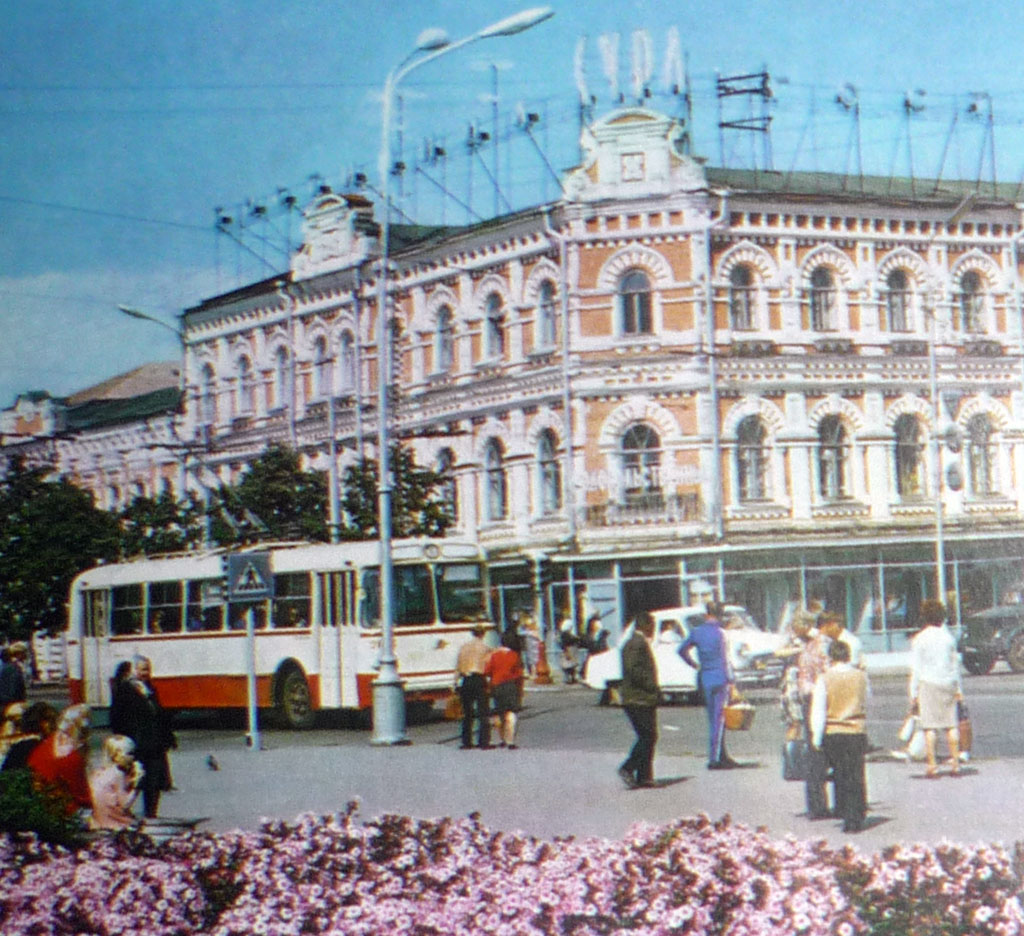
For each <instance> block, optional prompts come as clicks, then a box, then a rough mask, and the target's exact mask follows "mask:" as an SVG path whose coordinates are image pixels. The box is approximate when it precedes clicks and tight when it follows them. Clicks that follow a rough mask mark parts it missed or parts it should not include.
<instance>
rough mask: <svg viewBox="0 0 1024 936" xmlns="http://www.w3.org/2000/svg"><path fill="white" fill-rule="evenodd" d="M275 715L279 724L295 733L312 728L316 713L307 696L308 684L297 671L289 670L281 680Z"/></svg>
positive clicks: (311, 701) (300, 672) (308, 695)
mask: <svg viewBox="0 0 1024 936" xmlns="http://www.w3.org/2000/svg"><path fill="white" fill-rule="evenodd" d="M277 714H278V716H279V718H280V720H281V723H282V724H283V725H284V726H285V727H287V728H291V729H292V730H295V731H303V730H305V729H307V728H312V727H313V722H314V721H315V720H316V712H314V711H313V699H312V697H311V696H310V694H309V684H308V683H307V682H306V677H305V676H304V675H303V673H302V671H301V670H299V669H295V668H292V669H289V670H288V671H287V672H286V673H285V674H284V677H283V678H282V680H281V687H280V689H279V690H278V693H277Z"/></svg>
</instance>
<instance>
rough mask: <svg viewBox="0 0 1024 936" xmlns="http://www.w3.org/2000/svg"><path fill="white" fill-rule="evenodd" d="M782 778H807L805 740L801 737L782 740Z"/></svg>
mask: <svg viewBox="0 0 1024 936" xmlns="http://www.w3.org/2000/svg"><path fill="white" fill-rule="evenodd" d="M782 779H783V780H806V779H807V742H806V741H805V740H804V739H803V738H797V739H795V740H792V741H784V742H783V744H782Z"/></svg>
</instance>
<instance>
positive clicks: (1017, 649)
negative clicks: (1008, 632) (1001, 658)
mask: <svg viewBox="0 0 1024 936" xmlns="http://www.w3.org/2000/svg"><path fill="white" fill-rule="evenodd" d="M1006 662H1007V663H1009V664H1010V669H1012V670H1013V671H1014V672H1015V673H1024V633H1017V634H1015V635H1014V637H1013V640H1011V641H1010V647H1009V649H1008V650H1007V651H1006Z"/></svg>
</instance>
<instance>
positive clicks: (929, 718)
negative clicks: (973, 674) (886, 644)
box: [910, 599, 964, 778]
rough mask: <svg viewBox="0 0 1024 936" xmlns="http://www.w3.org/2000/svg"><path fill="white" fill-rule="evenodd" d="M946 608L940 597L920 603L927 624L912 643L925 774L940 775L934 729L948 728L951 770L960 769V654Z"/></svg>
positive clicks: (913, 697) (914, 703)
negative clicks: (946, 623)
mask: <svg viewBox="0 0 1024 936" xmlns="http://www.w3.org/2000/svg"><path fill="white" fill-rule="evenodd" d="M945 621H946V608H945V606H944V605H943V604H942V602H941V601H935V600H934V599H929V600H928V601H924V602H922V603H921V622H922V623H923V624H924V627H923V628H922V629H921V631H920V632H919V633H918V634H917V635H916V636H915V637H914V639H913V640H912V641H911V643H910V705H911V711H914V710H915V709H916V710H917V712H918V714H919V716H920V719H921V728H922V730H923V731H924V744H925V757H926V759H927V762H928V765H927V767H926V769H925V776H927V777H930V778H931V777H937V776H938V775H939V769H938V765H937V763H936V752H935V747H936V739H935V733H936V732H937V731H939V730H940V729H942V730H945V732H946V743H947V745H948V747H949V764H950V773H951V774H952V775H953V776H954V777H955V776H957V775H958V774H959V772H960V737H959V719H958V717H957V703H958V702H962V701H963V697H964V694H963V686H962V685H961V682H960V657H959V655H958V654H957V651H956V641H955V640H954V639H953V635H952V634H951V633H950V631H949V628H947V627H946V626H945Z"/></svg>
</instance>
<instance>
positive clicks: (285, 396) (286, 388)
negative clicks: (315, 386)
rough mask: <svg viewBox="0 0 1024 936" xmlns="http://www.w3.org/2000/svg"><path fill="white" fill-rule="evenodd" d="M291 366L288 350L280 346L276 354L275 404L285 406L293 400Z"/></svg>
mask: <svg viewBox="0 0 1024 936" xmlns="http://www.w3.org/2000/svg"><path fill="white" fill-rule="evenodd" d="M290 398H291V368H290V367H289V366H288V352H287V351H286V350H285V349H284V348H278V349H277V352H276V353H275V354H274V405H275V406H278V407H282V408H283V407H285V406H287V405H288V404H289V403H290V402H291V399H290Z"/></svg>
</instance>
